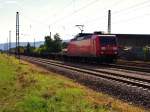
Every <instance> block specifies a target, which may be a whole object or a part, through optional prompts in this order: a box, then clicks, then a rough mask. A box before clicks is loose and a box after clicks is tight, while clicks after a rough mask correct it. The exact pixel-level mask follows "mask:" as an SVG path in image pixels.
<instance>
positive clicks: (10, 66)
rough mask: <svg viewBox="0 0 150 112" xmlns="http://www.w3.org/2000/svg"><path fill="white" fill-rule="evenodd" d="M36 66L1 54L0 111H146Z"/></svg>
mask: <svg viewBox="0 0 150 112" xmlns="http://www.w3.org/2000/svg"><path fill="white" fill-rule="evenodd" d="M143 111H144V110H143V109H140V108H138V107H134V106H132V105H129V104H127V103H125V102H122V101H119V100H116V99H114V98H111V97H110V96H108V95H103V94H102V93H96V92H94V91H92V90H90V89H87V88H86V87H84V86H81V85H79V84H77V83H75V82H74V81H72V80H70V79H68V78H65V77H63V76H60V75H58V74H55V73H51V72H48V71H46V70H44V69H41V68H39V67H37V66H35V65H32V64H29V63H27V62H23V61H21V64H19V62H18V60H16V59H15V58H13V57H11V58H10V57H7V56H6V55H2V54H0V112H143Z"/></svg>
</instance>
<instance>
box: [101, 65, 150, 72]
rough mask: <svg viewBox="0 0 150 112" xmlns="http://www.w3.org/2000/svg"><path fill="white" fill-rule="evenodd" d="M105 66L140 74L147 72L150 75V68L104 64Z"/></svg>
mask: <svg viewBox="0 0 150 112" xmlns="http://www.w3.org/2000/svg"><path fill="white" fill-rule="evenodd" d="M104 65H105V66H109V67H114V68H120V69H125V70H131V71H139V72H145V73H150V68H148V67H141V66H136V64H135V65H127V64H126V65H125V64H104Z"/></svg>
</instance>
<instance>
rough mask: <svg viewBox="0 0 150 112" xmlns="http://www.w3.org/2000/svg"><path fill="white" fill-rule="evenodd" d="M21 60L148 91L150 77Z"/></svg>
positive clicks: (86, 67) (58, 63)
mask: <svg viewBox="0 0 150 112" xmlns="http://www.w3.org/2000/svg"><path fill="white" fill-rule="evenodd" d="M22 58H23V59H25V60H28V61H33V62H36V63H37V64H40V65H46V66H48V65H53V66H57V67H61V68H65V69H69V70H73V71H77V72H82V73H85V74H90V75H93V76H96V77H101V78H105V79H108V80H113V81H116V82H119V83H124V84H126V85H130V86H135V87H140V88H143V89H146V90H150V77H147V78H142V77H138V76H132V75H131V76H130V75H127V74H121V73H114V72H110V71H106V70H105V71H104V70H102V69H98V70H97V69H92V68H89V67H88V66H82V65H75V64H66V63H63V62H58V61H53V60H49V59H42V58H34V57H26V56H23V57H22Z"/></svg>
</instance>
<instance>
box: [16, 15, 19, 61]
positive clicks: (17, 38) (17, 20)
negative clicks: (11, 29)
mask: <svg viewBox="0 0 150 112" xmlns="http://www.w3.org/2000/svg"><path fill="white" fill-rule="evenodd" d="M19 54H20V53H19V12H16V55H18V58H19V59H20V55H19Z"/></svg>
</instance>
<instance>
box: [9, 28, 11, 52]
mask: <svg viewBox="0 0 150 112" xmlns="http://www.w3.org/2000/svg"><path fill="white" fill-rule="evenodd" d="M9 53H11V31H9Z"/></svg>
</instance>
